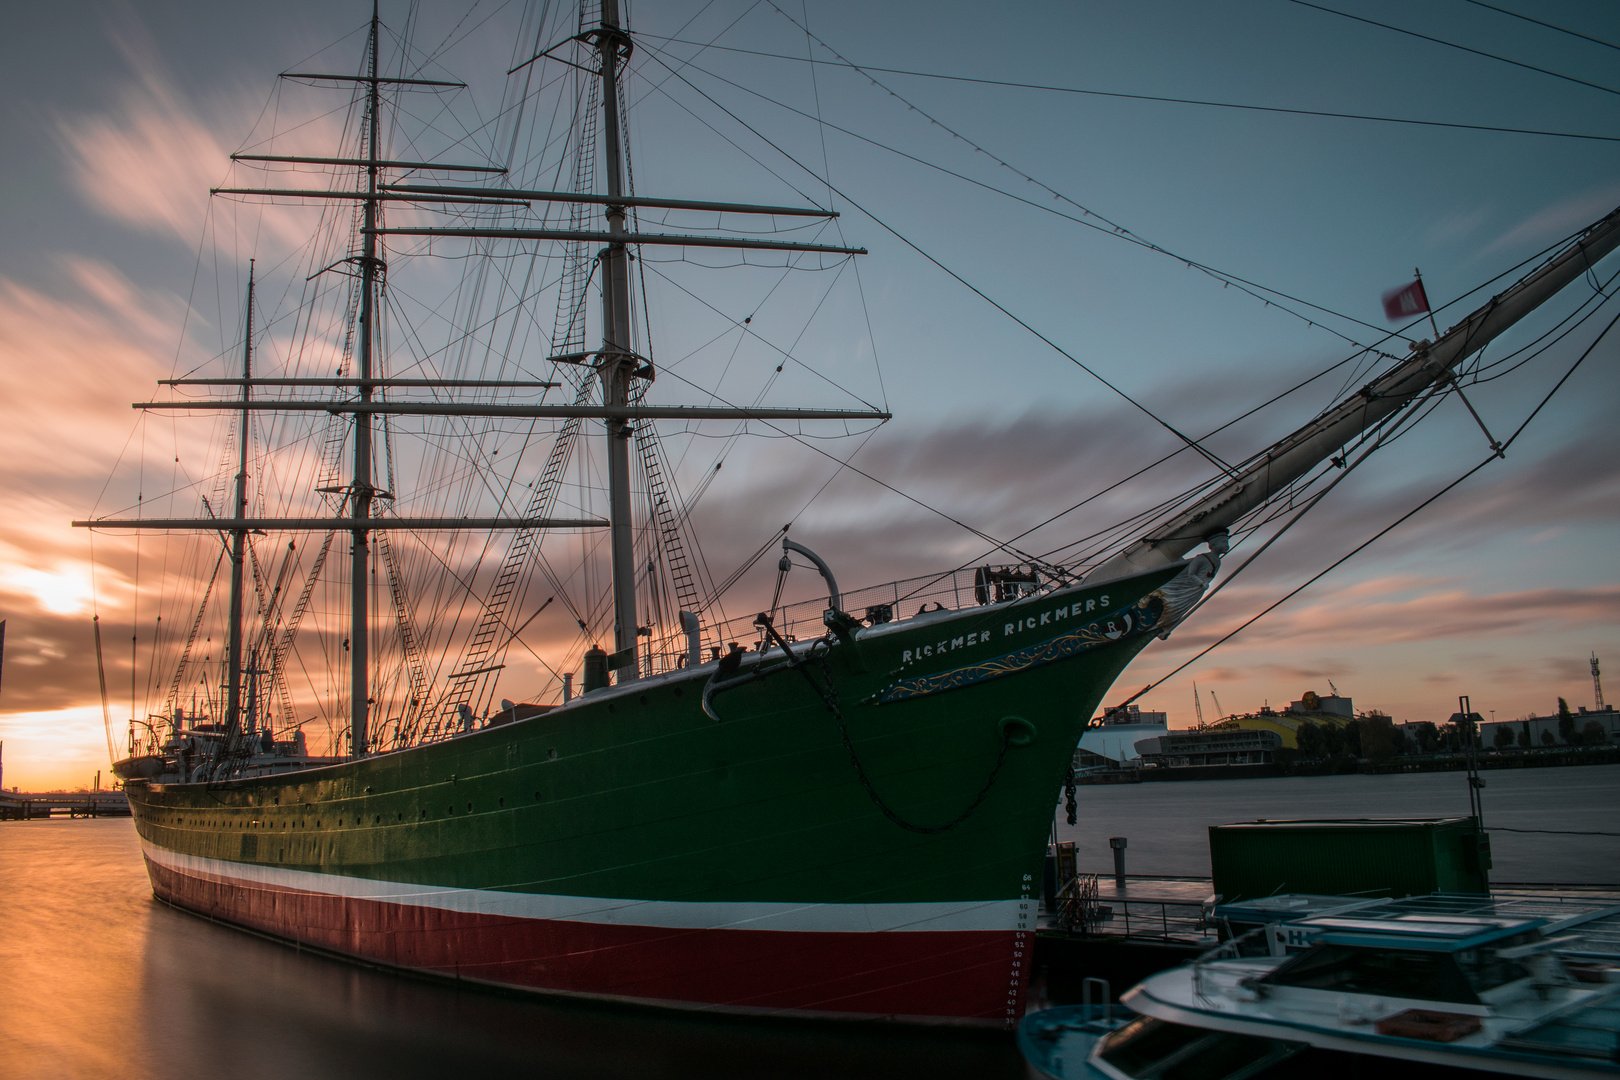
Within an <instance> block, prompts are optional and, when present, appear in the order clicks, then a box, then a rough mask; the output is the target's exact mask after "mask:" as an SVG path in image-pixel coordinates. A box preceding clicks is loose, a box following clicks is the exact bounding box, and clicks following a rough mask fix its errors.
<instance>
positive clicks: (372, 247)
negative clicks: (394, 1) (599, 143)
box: [349, 0, 382, 757]
mask: <svg viewBox="0 0 1620 1080" xmlns="http://www.w3.org/2000/svg"><path fill="white" fill-rule="evenodd" d="M377 30H378V18H377V0H372V4H371V57H370V61H369V64H370V71H369V74H370V76H371V77H370V79H369V81H367V83H366V158H367V165H366V193H367V194H368V195H371V196H375V195H376V194H377V162H378V161H380V160H381V158H382V155H381V153H380V152H379V148H378V145H377V128H378V124H377V111H378V97H379V95H378V92H377V86H378V83H377V42H378V37H379V35H378V33H377ZM376 229H377V200H376V198H374V197H373V198H368V199H366V202H365V229H364V230H363V231H362V233H361V236H362V237H364V240H363V244H364V248H363V252H362V255H361V258H360V380H361V381H360V400H361V401H362V402H365V401H370V400H371V395H372V390H373V387H372V385H371V382H370V380H371V379H372V378H373V374H372V362H371V344H372V340H373V339H374V338H375V337H376V333H375V329H374V327H373V326H372V323H373V321H374V319H375V317H376V308H375V306H374V296H373V294H374V293H375V292H376V289H377V268H378V259H377V232H376ZM374 491H375V489H374V488H373V487H372V486H371V414H370V413H367V412H357V413H355V414H354V480H353V482H352V484H351V485H350V488H349V502H350V507H351V509H352V510H353V514H354V518H355V520H356V521H363V520H364V519H366V518H368V517H370V516H371V499H372V495H373V493H374ZM351 536H352V537H353V540H354V558H353V560H352V563H351V565H350V568H349V589H350V593H349V699H350V704H349V753H350V755H351V756H353V757H364V756H365V754H366V752H367V750H368V749H369V748H370V741H369V732H368V730H367V721H368V715H367V709H368V702H367V699H368V698H369V697H370V694H371V682H370V678H369V670H368V665H369V658H368V657H367V655H366V646H367V643H368V641H369V639H370V631H371V624H370V615H371V606H370V599H371V597H370V587H369V586H370V578H371V575H370V566H369V564H368V560H367V554H368V552H367V550H366V544H367V542H368V540H369V538H370V532H369V531H368V530H367V529H364V528H356V529H355V530H354V532H353V533H352V534H351Z"/></svg>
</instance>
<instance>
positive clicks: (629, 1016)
mask: <svg viewBox="0 0 1620 1080" xmlns="http://www.w3.org/2000/svg"><path fill="white" fill-rule="evenodd" d="M1486 780H1487V783H1488V786H1487V788H1486V789H1485V815H1486V824H1487V825H1493V826H1509V827H1512V828H1517V829H1542V830H1587V831H1598V832H1608V833H1610V834H1611V835H1609V836H1561V835H1554V834H1550V833H1508V832H1497V833H1493V834H1492V844H1493V847H1494V850H1495V855H1496V866H1497V870H1496V873H1495V877H1496V878H1497V880H1501V881H1561V882H1571V883H1573V882H1593V883H1606V884H1607V883H1616V882H1620V836H1616V835H1613V834H1616V833H1620V766H1595V767H1587V768H1578V769H1537V770H1528V771H1518V772H1492V773H1487V774H1486ZM1466 807H1467V797H1466V791H1465V788H1464V787H1463V781H1462V777H1461V776H1460V775H1458V774H1423V775H1407V776H1388V777H1365V776H1340V777H1327V778H1321V779H1305V778H1300V779H1281V780H1227V781H1207V782H1201V783H1155V784H1139V785H1131V786H1121V787H1086V788H1081V789H1080V812H1081V820H1082V822H1083V824H1082V825H1081V826H1079V827H1076V828H1072V829H1071V828H1069V827H1067V826H1064V827H1061V828H1060V833H1061V834H1063V835H1064V836H1065V838H1072V839H1076V840H1079V841H1080V842H1081V850H1082V852H1083V853H1084V859H1083V862H1084V863H1089V867H1090V868H1091V869H1095V870H1106V869H1108V868H1109V867H1110V866H1111V865H1112V863H1111V858H1112V856H1111V854H1110V852H1109V848H1108V839H1107V838H1108V837H1109V836H1126V837H1129V839H1130V848H1129V850H1128V855H1129V858H1130V869H1131V870H1132V871H1133V872H1136V873H1144V874H1197V875H1207V874H1208V872H1209V858H1208V854H1207V847H1206V833H1205V830H1206V828H1207V827H1208V826H1209V825H1213V824H1221V823H1224V822H1230V821H1242V820H1248V819H1253V818H1257V817H1332V816H1341V817H1362V816H1397V815H1421V816H1438V815H1449V814H1460V813H1464V812H1466ZM0 902H3V903H4V908H3V909H0V1070H3V1074H4V1075H5V1077H6V1080H13V1078H16V1080H32V1078H35V1077H39V1078H49V1080H57V1078H68V1077H97V1078H106V1077H114V1076H128V1075H131V1074H133V1075H136V1076H140V1077H164V1078H166V1077H176V1078H179V1077H186V1078H190V1077H215V1076H218V1077H245V1078H255V1080H256V1078H261V1077H262V1078H267V1080H268V1078H280V1077H289V1078H290V1077H299V1078H304V1077H338V1076H341V1077H345V1078H350V1077H353V1078H366V1077H379V1078H380V1077H389V1078H390V1080H411V1078H416V1077H433V1078H435V1080H443V1078H444V1077H445V1076H447V1075H449V1076H456V1077H459V1076H464V1075H473V1076H485V1075H489V1076H504V1075H519V1074H521V1075H524V1076H528V1077H543V1078H547V1080H550V1078H558V1080H569V1078H575V1077H580V1078H603V1080H608V1078H619V1077H631V1076H634V1077H636V1078H638V1080H646V1078H654V1080H656V1078H664V1077H670V1078H674V1077H703V1078H725V1077H773V1078H776V1077H781V1078H796V1077H805V1078H819V1077H845V1076H883V1077H912V1076H926V1077H930V1078H935V1077H938V1078H950V1077H964V1078H966V1077H973V1078H993V1077H1008V1078H1012V1077H1017V1076H1019V1075H1021V1067H1020V1064H1019V1061H1018V1058H1017V1055H1016V1052H1015V1051H1014V1050H1013V1048H1012V1046H1011V1043H1010V1042H1009V1041H1007V1040H1004V1039H998V1038H986V1037H982V1036H977V1035H961V1034H957V1035H952V1034H950V1033H944V1032H937V1031H936V1032H907V1031H903V1030H886V1031H877V1032H874V1031H870V1030H855V1029H851V1028H850V1027H848V1026H842V1027H840V1026H831V1025H800V1024H783V1023H770V1022H761V1021H738V1020H726V1019H694V1018H689V1017H682V1016H672V1015H669V1014H664V1013H660V1012H657V1011H646V1010H631V1009H620V1008H611V1007H600V1006H578V1005H566V1004H557V1003H553V1002H547V1001H543V1000H536V999H533V998H520V997H516V996H506V995H500V994H495V993H489V992H485V991H480V990H464V989H457V988H454V987H450V986H444V985H440V984H436V983H428V982H423V981H419V980H415V979H410V978H403V977H397V976H392V975H388V974H384V973H380V972H374V971H368V970H365V969H361V968H355V967H351V966H349V965H347V964H343V963H340V962H337V961H332V960H327V959H323V958H321V957H315V956H308V955H303V954H300V953H298V952H296V951H294V950H293V949H290V948H288V947H286V946H282V945H278V944H274V943H271V942H268V941H263V940H260V939H258V938H255V937H252V936H250V935H247V934H243V933H240V932H238V931H235V930H231V929H228V928H225V927H221V926H214V925H211V924H209V923H207V922H204V921H202V920H201V919H197V918H195V917H193V916H190V915H186V914H183V913H180V912H177V911H173V910H171V909H169V908H167V907H164V906H162V905H161V904H158V903H156V902H154V901H153V900H152V896H151V891H150V888H149V887H148V884H147V880H146V873H145V870H144V868H143V867H142V864H141V858H140V852H139V848H138V847H137V845H136V843H135V833H134V829H133V827H132V826H131V823H130V822H129V821H128V820H127V819H123V820H118V819H114V820H101V821H48V822H7V823H4V824H0Z"/></svg>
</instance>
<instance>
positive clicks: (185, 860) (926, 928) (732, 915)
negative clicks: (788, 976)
mask: <svg viewBox="0 0 1620 1080" xmlns="http://www.w3.org/2000/svg"><path fill="white" fill-rule="evenodd" d="M141 849H142V850H143V851H144V852H145V854H146V857H147V858H148V859H150V860H151V861H152V862H154V863H156V864H157V865H159V866H162V867H164V868H166V869H168V870H172V871H174V872H175V873H178V874H183V875H185V876H187V877H200V878H208V879H213V880H217V881H222V882H226V883H231V884H239V885H244V886H252V887H258V888H267V889H282V890H294V891H298V892H308V893H320V894H323V895H326V896H339V897H343V898H345V899H352V900H372V901H376V902H378V903H384V904H404V905H408V906H411V907H429V908H438V909H440V910H443V911H457V912H465V913H467V914H473V915H489V916H496V917H503V918H513V919H552V920H561V921H565V922H580V923H602V924H606V925H610V926H650V927H662V928H666V929H681V930H784V931H798V932H812V933H857V934H870V933H886V932H894V931H914V932H922V933H939V932H944V931H963V930H968V931H985V930H1001V931H1008V932H1011V931H1012V930H1014V929H1015V928H1016V927H1017V925H1018V922H1019V905H1020V904H1026V905H1027V904H1029V903H1031V901H1028V900H1022V901H1021V900H983V901H971V900H963V901H940V902H935V903H910V904H814V903H808V904H801V903H780V902H771V901H738V902H734V903H733V902H726V901H696V902H693V901H683V900H621V899H615V898H612V897H600V896H556V895H551V894H548V893H530V892H509V891H506V890H500V889H457V888H453V887H450V886H443V885H412V884H408V883H406V882H399V881H375V880H372V879H370V878H358V877H347V876H345V875H342V874H321V873H315V872H313V871H309V870H288V869H285V868H282V867H278V866H263V865H258V864H254V863H239V862H228V861H225V860H222V859H205V858H202V857H200V856H197V855H182V854H180V853H178V852H173V851H169V850H167V849H165V848H161V847H158V846H157V845H155V844H152V843H150V842H148V841H147V840H145V839H144V838H143V839H142V840H141Z"/></svg>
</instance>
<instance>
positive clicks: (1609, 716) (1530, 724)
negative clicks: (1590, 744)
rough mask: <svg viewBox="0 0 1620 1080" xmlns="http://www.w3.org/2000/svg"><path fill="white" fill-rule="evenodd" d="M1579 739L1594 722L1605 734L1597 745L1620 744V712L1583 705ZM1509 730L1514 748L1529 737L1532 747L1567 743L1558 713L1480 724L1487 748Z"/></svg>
mask: <svg viewBox="0 0 1620 1080" xmlns="http://www.w3.org/2000/svg"><path fill="white" fill-rule="evenodd" d="M1574 717H1575V738H1576V741H1577V743H1579V742H1581V741H1583V740H1584V737H1585V734H1586V725H1587V724H1588V723H1593V724H1596V725H1597V729H1598V730H1599V731H1601V732H1602V733H1603V739H1602V742H1600V743H1598V744H1597V745H1600V746H1601V745H1609V746H1613V745H1615V744H1617V743H1620V711H1616V710H1615V708H1614V707H1613V706H1609V707H1608V708H1605V709H1602V710H1597V709H1591V710H1589V709H1587V708H1586V706H1584V705H1582V706H1581V707H1580V708H1578V709H1576V710H1575V711H1574ZM1504 728H1505V729H1506V730H1507V732H1508V734H1509V735H1511V736H1512V738H1513V741H1512V742H1511V743H1509V744H1508V745H1509V746H1511V747H1514V748H1519V747H1523V746H1525V745H1526V740H1528V744H1529V747H1530V748H1531V749H1535V748H1539V747H1542V746H1567V745H1569V744H1568V743H1566V742H1565V741H1564V739H1563V736H1562V735H1560V734H1559V731H1558V714H1556V713H1554V714H1553V715H1552V716H1528V717H1525V718H1524V719H1523V720H1496V721H1488V722H1486V723H1483V724H1480V725H1479V735H1480V739H1481V742H1480V745H1481V746H1484V747H1485V748H1486V749H1492V748H1494V747H1495V746H1496V733H1497V732H1498V731H1499V730H1502V729H1504Z"/></svg>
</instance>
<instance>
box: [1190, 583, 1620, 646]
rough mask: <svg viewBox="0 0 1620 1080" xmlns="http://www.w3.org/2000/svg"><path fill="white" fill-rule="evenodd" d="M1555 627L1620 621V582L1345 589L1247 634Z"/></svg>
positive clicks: (1363, 636)
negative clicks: (1379, 591) (1367, 595)
mask: <svg viewBox="0 0 1620 1080" xmlns="http://www.w3.org/2000/svg"><path fill="white" fill-rule="evenodd" d="M1230 606H1237V605H1230ZM1243 606H1247V605H1243ZM1235 625H1236V621H1235V620H1234V621H1227V622H1223V623H1215V622H1213V621H1212V620H1210V621H1204V622H1199V621H1197V620H1194V621H1193V622H1192V623H1191V624H1190V625H1189V626H1187V627H1185V628H1183V629H1182V630H1180V631H1178V632H1177V633H1176V635H1175V637H1174V638H1173V639H1172V640H1173V641H1176V643H1177V644H1178V645H1179V647H1180V648H1182V649H1185V650H1188V651H1194V650H1197V649H1201V648H1204V647H1205V646H1207V645H1210V644H1213V643H1214V642H1215V641H1217V640H1219V639H1220V638H1221V637H1223V636H1224V635H1225V634H1227V633H1229V632H1230V631H1231V630H1232V629H1233V628H1234V627H1235ZM1554 626H1556V627H1565V626H1592V627H1597V626H1620V585H1592V586H1590V587H1587V588H1581V589H1526V590H1522V591H1517V592H1506V593H1483V594H1482V593H1476V592H1473V591H1470V590H1468V589H1462V588H1452V589H1445V590H1433V591H1426V592H1422V593H1420V594H1419V595H1416V596H1413V597H1411V598H1409V599H1402V600H1387V601H1383V602H1376V603H1366V602H1364V601H1363V600H1362V599H1361V598H1360V597H1357V596H1355V595H1353V590H1344V591H1339V592H1334V593H1331V594H1329V595H1328V596H1326V597H1323V598H1321V599H1319V600H1317V601H1316V602H1314V603H1309V604H1304V605H1301V606H1298V607H1287V606H1285V607H1282V608H1279V609H1277V610H1276V611H1274V612H1272V613H1271V614H1270V615H1267V616H1266V617H1265V618H1264V619H1262V620H1261V621H1260V622H1257V623H1256V624H1254V626H1252V627H1250V628H1249V629H1247V630H1245V631H1244V632H1243V635H1244V637H1245V639H1246V642H1247V643H1248V644H1249V645H1251V646H1252V645H1253V644H1255V643H1256V642H1264V641H1272V642H1276V641H1286V642H1288V643H1289V645H1290V647H1294V648H1299V647H1308V646H1311V645H1313V644H1314V645H1318V646H1320V645H1323V644H1330V643H1335V642H1337V643H1343V642H1347V641H1361V642H1366V641H1375V642H1378V643H1380V644H1393V643H1400V642H1431V641H1437V640H1440V639H1444V638H1466V639H1479V638H1493V637H1519V638H1531V637H1534V636H1535V635H1536V634H1537V633H1538V632H1539V631H1542V630H1544V629H1546V628H1548V627H1554Z"/></svg>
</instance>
